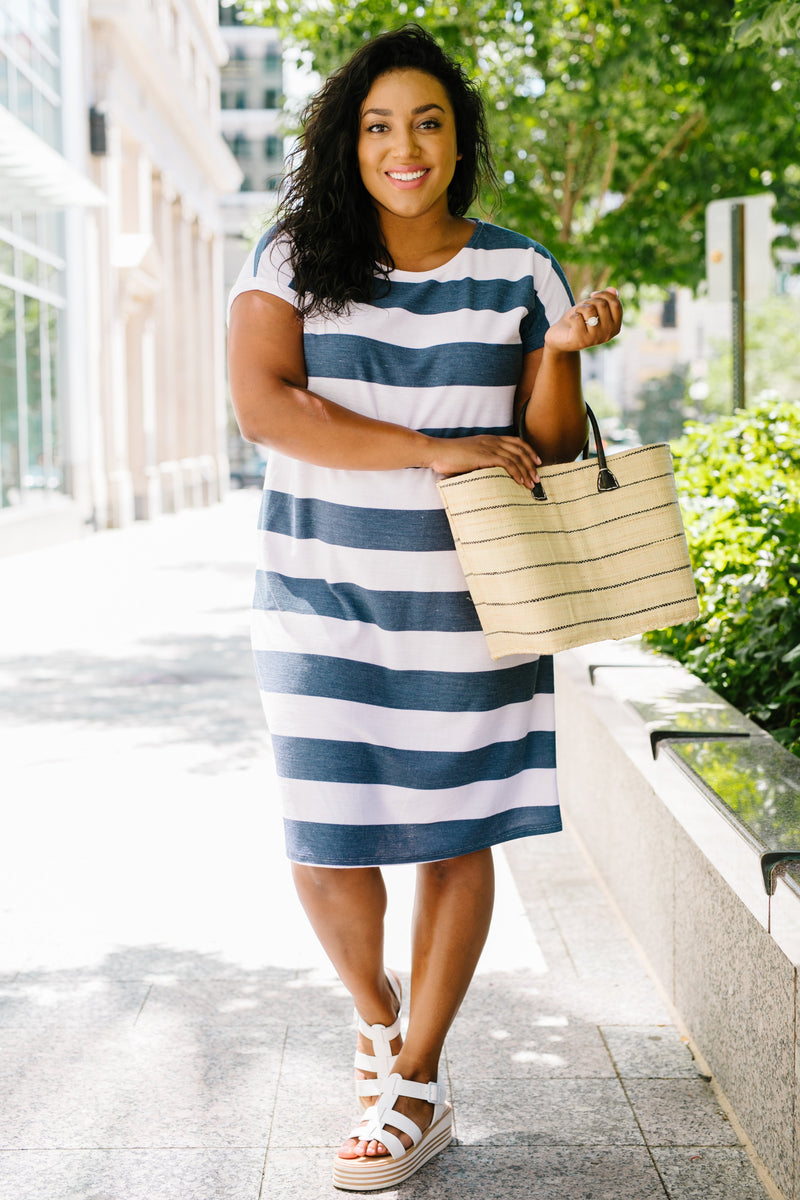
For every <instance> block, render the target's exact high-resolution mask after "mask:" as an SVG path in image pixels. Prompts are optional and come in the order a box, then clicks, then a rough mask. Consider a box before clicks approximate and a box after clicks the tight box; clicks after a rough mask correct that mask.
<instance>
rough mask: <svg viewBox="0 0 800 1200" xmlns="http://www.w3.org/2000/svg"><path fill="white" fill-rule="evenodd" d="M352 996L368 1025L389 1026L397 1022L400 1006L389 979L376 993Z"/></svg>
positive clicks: (385, 979)
mask: <svg viewBox="0 0 800 1200" xmlns="http://www.w3.org/2000/svg"><path fill="white" fill-rule="evenodd" d="M351 995H352V996H353V1004H354V1005H355V1010H356V1012H357V1013H358V1015H359V1017H361V1020H362V1021H364V1022H365V1023H366V1024H367V1025H386V1026H389V1025H393V1024H394V1022H395V1021H396V1020H397V1014H398V1013H399V1011H400V1004H399V1002H398V999H397V996H396V995H395V993H394V991H393V990H392V988H391V986H390V984H389V980H388V979H387V978H385V977H384V979H383V982H382V985H379V986H378V987H377V988H376V989H375V990H374V991H370V992H366V991H362V992H358V993H351Z"/></svg>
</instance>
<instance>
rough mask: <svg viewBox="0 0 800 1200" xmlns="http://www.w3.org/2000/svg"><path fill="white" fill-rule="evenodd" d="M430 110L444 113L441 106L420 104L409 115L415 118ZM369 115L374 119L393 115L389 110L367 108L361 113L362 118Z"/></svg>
mask: <svg viewBox="0 0 800 1200" xmlns="http://www.w3.org/2000/svg"><path fill="white" fill-rule="evenodd" d="M432 108H438V110H439V112H441V113H443V112H444V109H443V108H442V106H441V104H420V106H419V107H418V108H415V109H412V112H411V115H412V116H413V117H417V116H419V114H420V113H424V112H430V110H431V109H432ZM370 113H372V114H373V115H374V116H376V117H391V116H392V115H393V114H392V110H391V108H367V109H365V110H364V112H363V113H362V116H364V117H366V116H368V115H369V114H370Z"/></svg>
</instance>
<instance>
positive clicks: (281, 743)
mask: <svg viewBox="0 0 800 1200" xmlns="http://www.w3.org/2000/svg"><path fill="white" fill-rule="evenodd" d="M272 749H273V751H274V753H275V767H276V769H277V772H278V775H279V776H281V778H283V779H309V780H317V781H319V782H323V781H324V782H326V783H368V784H372V785H377V786H378V787H380V786H383V787H398V788H411V789H412V790H414V791H441V790H442V789H444V788H458V787H467V786H468V785H469V784H471V783H480V782H484V781H485V780H489V779H510V778H511V777H512V776H513V775H519V774H520V772H521V771H533V770H548V771H552V770H555V765H556V735H555V734H554V733H552V732H550V731H549V730H535V731H534V732H531V733H528V734H527V735H526V736H525V737H523V738H519V739H517V740H516V741H513V742H494V743H492V744H491V745H489V746H480V747H478V749H476V750H462V751H460V752H455V751H449V750H398V749H397V748H396V747H394V746H374V745H371V744H370V743H369V742H340V741H335V740H334V739H332V738H310V737H281V736H278V735H277V734H273V735H272Z"/></svg>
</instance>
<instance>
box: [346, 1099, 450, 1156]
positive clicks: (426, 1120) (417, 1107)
mask: <svg viewBox="0 0 800 1200" xmlns="http://www.w3.org/2000/svg"><path fill="white" fill-rule="evenodd" d="M395 1109H396V1110H397V1112H399V1113H403V1115H404V1116H406V1117H410V1118H411V1120H412V1121H413V1122H414V1124H415V1125H418V1126H419V1128H420V1129H421V1130H422V1132H423V1133H424V1132H425V1130H426V1129H427V1128H428V1126H429V1125H430V1123H431V1121H432V1120H433V1105H432V1104H428V1103H427V1101H425V1100H413V1099H412V1098H411V1097H409V1096H400V1097H398V1099H397V1102H396V1103H395ZM363 1124H364V1125H366V1121H364V1122H363ZM385 1128H386V1129H387V1130H388V1131H389V1132H390V1133H393V1134H395V1136H396V1137H399V1138H400V1141H401V1142H402V1143H403V1145H404V1146H405V1148H406V1149H407V1150H409V1149H410V1148H411V1146H412V1144H413V1143H412V1141H411V1138H410V1137H409V1136H408V1134H407V1133H403V1132H402V1131H401V1130H399V1129H396V1128H395V1127H394V1126H393V1125H388V1124H387V1125H386V1126H385ZM388 1153H389V1151H388V1150H387V1149H386V1147H385V1146H384V1144H383V1142H376V1141H369V1142H368V1141H364V1139H363V1138H357V1137H351V1138H347V1140H346V1141H344V1142H342V1145H341V1146H340V1148H339V1158H362V1157H365V1158H382V1157H384V1156H385V1155H388Z"/></svg>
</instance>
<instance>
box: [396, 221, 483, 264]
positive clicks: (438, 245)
mask: <svg viewBox="0 0 800 1200" xmlns="http://www.w3.org/2000/svg"><path fill="white" fill-rule="evenodd" d="M380 223H381V233H382V234H383V240H384V242H385V244H386V249H387V250H388V251H389V253H390V254H391V256H392V261H393V262H394V265H395V266H396V267H397V268H398V270H404V269H405V270H415V269H418V270H424V269H425V265H426V264H427V265H429V266H430V267H435V266H438V265H440V264H441V263H443V262H446V261H447V259H448V258H452V257H453V255H454V254H457V253H458V251H459V250H460V249H461V248H462V247H463V246H464V245H466V243H467V242H468V241H469V239H470V237H471V236H472V231H473V229H474V224H473V222H472V221H467V220H465V218H464V217H454V216H453V215H452V214H451V213H450V212H447V211H445V212H444V213H441V212H439V213H430V214H427V213H426V214H425V215H424V216H422V217H415V218H414V219H413V220H407V219H405V218H403V217H397V216H395V215H394V214H393V213H385V212H382V213H381V215H380ZM418 264H422V265H418Z"/></svg>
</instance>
